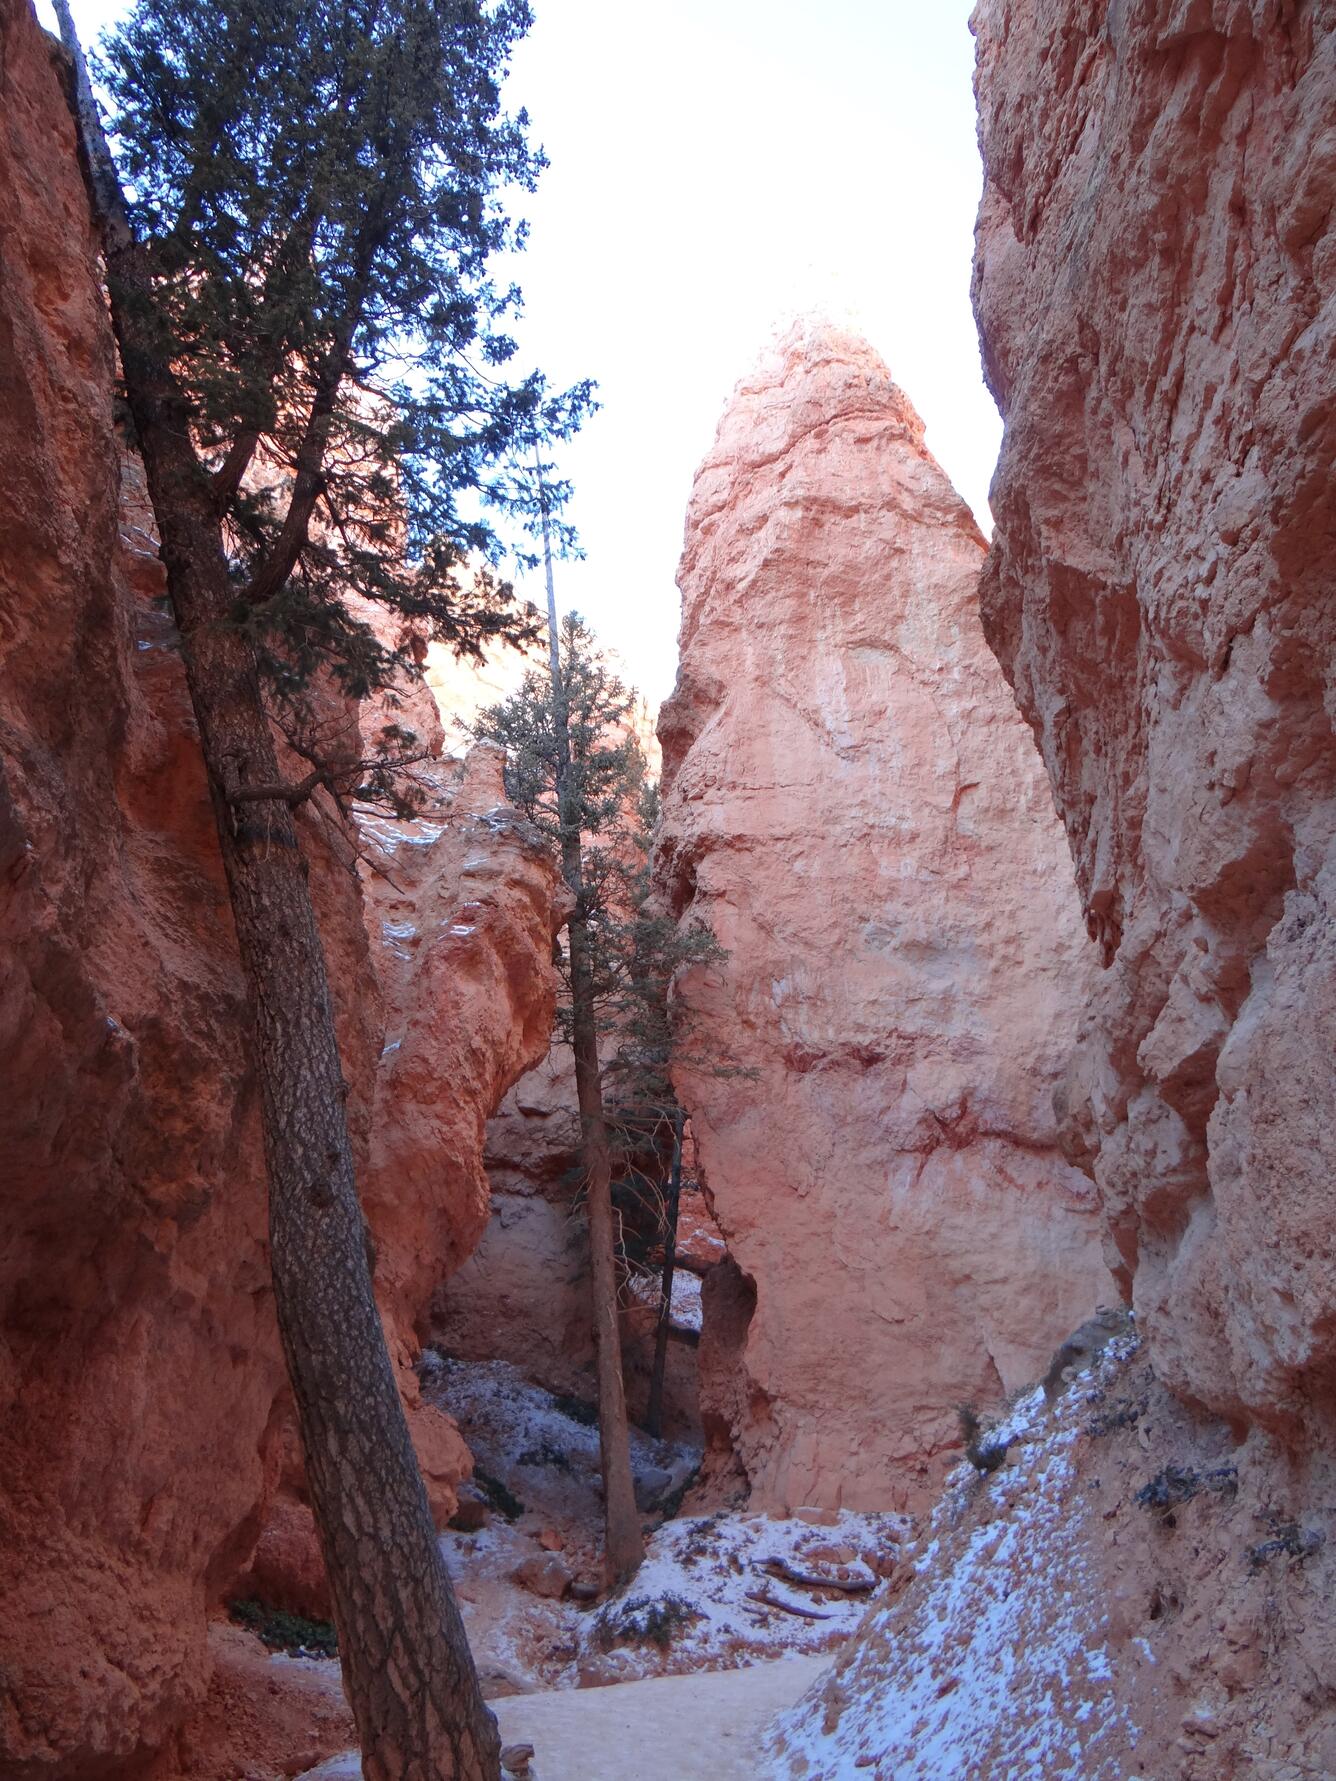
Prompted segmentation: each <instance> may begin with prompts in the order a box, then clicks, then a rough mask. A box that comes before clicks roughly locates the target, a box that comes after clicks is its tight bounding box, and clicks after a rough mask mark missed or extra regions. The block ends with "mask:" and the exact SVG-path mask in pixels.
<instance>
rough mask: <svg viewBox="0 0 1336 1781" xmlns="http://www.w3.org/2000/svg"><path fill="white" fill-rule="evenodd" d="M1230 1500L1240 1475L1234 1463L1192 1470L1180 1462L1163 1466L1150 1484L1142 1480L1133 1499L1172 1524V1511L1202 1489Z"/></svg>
mask: <svg viewBox="0 0 1336 1781" xmlns="http://www.w3.org/2000/svg"><path fill="white" fill-rule="evenodd" d="M1204 1490H1209V1491H1213V1492H1214V1493H1215V1494H1216V1496H1220V1497H1224V1498H1225V1499H1226V1500H1227V1501H1229V1502H1233V1500H1234V1498H1235V1497H1236V1496H1237V1495H1238V1493H1239V1475H1238V1473H1237V1472H1236V1471H1235V1469H1234V1467H1233V1466H1217V1467H1216V1468H1215V1470H1214V1471H1213V1472H1206V1473H1201V1472H1193V1471H1189V1470H1188V1469H1187V1468H1186V1467H1183V1466H1166V1467H1165V1468H1164V1470H1163V1471H1162V1472H1157V1473H1156V1474H1155V1476H1154V1477H1153V1478H1152V1479H1151V1481H1150V1483H1149V1484H1143V1485H1142V1487H1141V1489H1140V1490H1139V1491H1138V1492H1137V1494H1136V1496H1135V1498H1134V1499H1133V1500H1134V1501H1135V1502H1136V1504H1137V1505H1138V1507H1140V1508H1142V1509H1153V1510H1154V1511H1155V1512H1156V1514H1157V1515H1159V1516H1160V1517H1161V1518H1162V1519H1163V1520H1164V1522H1165V1523H1166V1525H1168V1526H1170V1527H1172V1526H1173V1525H1174V1521H1173V1511H1174V1510H1175V1509H1177V1508H1180V1507H1181V1506H1182V1505H1183V1504H1184V1503H1190V1502H1191V1501H1192V1499H1193V1497H1195V1496H1199V1495H1200V1494H1201V1492H1202V1491H1204Z"/></svg>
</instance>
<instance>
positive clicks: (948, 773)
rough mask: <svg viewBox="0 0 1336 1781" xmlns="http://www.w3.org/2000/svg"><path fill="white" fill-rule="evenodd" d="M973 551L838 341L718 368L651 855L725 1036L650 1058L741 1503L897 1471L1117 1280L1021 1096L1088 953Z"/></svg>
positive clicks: (932, 1460) (910, 1483)
mask: <svg viewBox="0 0 1336 1781" xmlns="http://www.w3.org/2000/svg"><path fill="white" fill-rule="evenodd" d="M983 554H984V545H983V540H982V539H981V537H980V536H979V533H978V530H977V528H976V527H975V525H974V522H973V520H972V519H971V517H970V515H969V512H968V510H967V509H966V507H965V505H964V503H963V502H962V501H961V500H960V499H959V497H958V496H957V495H956V494H955V492H954V490H953V489H952V488H951V486H950V484H949V483H948V482H947V480H946V478H945V476H944V475H943V474H942V472H941V470H940V469H939V468H938V466H937V465H936V463H935V462H934V461H933V459H932V458H931V456H930V455H929V454H928V452H927V450H926V449H925V447H924V444H923V427H922V424H921V422H920V421H919V419H918V416H917V415H916V414H915V412H914V410H913V408H912V406H911V405H910V403H909V402H908V400H907V399H906V398H905V396H904V395H903V394H902V393H901V392H900V391H899V390H898V389H897V388H896V387H895V385H894V384H893V383H892V381H891V378H890V376H889V374H888V372H887V370H886V367H885V366H884V365H883V364H882V363H881V362H880V360H879V359H878V358H877V357H876V355H875V354H874V353H873V352H872V351H871V350H870V349H869V348H868V347H867V346H866V345H865V344H864V343H863V342H862V341H860V340H858V339H856V338H854V337H852V336H850V335H848V334H845V333H842V332H839V331H837V330H834V329H832V328H830V327H827V326H825V325H823V324H807V323H803V324H799V325H797V326H795V328H794V329H793V330H792V331H791V332H790V333H789V334H788V335H786V336H785V338H784V339H783V340H782V341H780V342H779V343H778V344H776V345H775V346H774V347H773V348H772V349H771V350H769V351H768V352H767V353H766V354H765V356H764V357H763V358H762V360H761V362H760V363H759V365H758V366H757V368H756V370H755V371H754V372H753V373H752V374H751V376H749V377H748V378H747V379H745V380H744V381H743V383H741V384H740V385H739V386H738V389H737V391H736V392H735V394H734V396H733V398H732V401H731V402H730V404H729V406H728V408H727V410H726V412H725V414H724V417H723V420H722V421H721V423H720V427H719V432H718V436H717V438H716V441H715V445H714V449H713V450H712V451H711V453H710V455H709V456H708V457H707V458H706V460H705V462H704V464H703V465H702V467H701V469H700V471H699V473H698V475H697V478H696V484H695V490H694V493H693V496H692V502H691V508H690V511H689V514H688V517H687V532H686V549H685V554H684V556H683V559H682V568H681V572H680V585H681V588H682V598H683V618H682V634H681V647H682V664H681V670H680V676H679V680H678V685H677V690H676V691H675V693H674V695H673V697H672V698H671V700H670V701H669V702H668V704H667V705H666V706H665V708H664V711H663V714H662V717H661V719H660V727H659V734H660V740H661V742H662V744H663V749H664V760H665V805H664V826H663V837H662V842H661V849H660V858H659V862H658V870H659V877H660V882H661V886H662V889H663V893H664V894H665V896H666V897H667V898H668V899H669V900H670V902H671V905H672V907H673V909H674V911H675V912H676V913H678V914H679V915H680V917H681V918H682V920H683V921H684V922H691V921H696V920H700V921H704V922H706V923H707V924H708V925H709V926H710V927H711V928H712V929H713V931H714V933H715V935H716V936H717V938H718V940H719V941H720V943H721V944H722V946H723V947H724V948H726V949H727V952H728V958H727V960H726V961H725V962H724V963H723V964H722V965H721V966H720V967H719V968H717V969H715V970H711V971H708V972H698V973H695V974H693V975H692V976H690V977H688V978H687V980H686V981H685V982H684V984H683V986H682V994H683V996H684V998H685V1001H686V1002H687V1003H688V1004H689V1005H690V1007H691V1008H692V1009H693V1010H694V1011H695V1012H696V1013H697V1015H698V1016H699V1018H700V1023H701V1031H702V1032H704V1033H706V1034H708V1035H709V1041H710V1045H711V1047H712V1048H713V1049H714V1050H715V1052H716V1053H717V1057H718V1061H719V1062H720V1063H721V1064H722V1065H723V1066H724V1067H725V1068H724V1071H723V1072H716V1071H710V1070H702V1069H700V1068H698V1067H696V1065H695V1064H694V1063H693V1062H692V1060H691V1058H690V1056H689V1055H688V1056H686V1057H684V1058H682V1059H679V1063H678V1067H677V1071H676V1075H677V1080H678V1086H679V1090H680V1092H681V1094H682V1097H683V1099H684V1101H685V1103H686V1106H687V1108H688V1110H689V1111H690V1114H691V1117H692V1121H693V1126H694V1130H695V1133H696V1138H697V1142H698V1144H699V1149H700V1158H701V1163H702V1166H703V1171H704V1175H705V1179H706V1183H707V1186H708V1190H709V1193H710V1196H711V1199H712V1202H713V1205H714V1210H715V1213H716V1215H717V1217H718V1219H719V1223H720V1226H721V1228H722V1230H723V1233H724V1236H725V1238H726V1240H727V1242H728V1245H729V1250H730V1253H731V1254H732V1256H733V1257H734V1259H735V1261H736V1263H737V1266H738V1268H739V1269H740V1270H741V1271H742V1275H743V1276H744V1277H748V1278H749V1280H750V1283H751V1287H754V1292H755V1310H754V1313H753V1314H752V1317H751V1321H750V1325H749V1327H748V1326H745V1325H743V1326H742V1327H743V1328H745V1337H741V1339H740V1340H739V1338H740V1336H741V1332H740V1330H737V1331H735V1332H734V1336H733V1337H732V1338H731V1339H730V1344H729V1346H730V1350H731V1351H732V1352H735V1353H736V1354H737V1362H736V1365H737V1367H738V1368H739V1369H740V1373H739V1374H738V1376H737V1377H736V1378H735V1379H734V1382H733V1384H732V1385H731V1386H729V1385H728V1384H727V1381H726V1380H725V1378H724V1372H725V1369H724V1368H722V1367H721V1366H720V1365H719V1364H718V1363H717V1361H712V1364H711V1369H710V1372H711V1376H712V1377H714V1376H715V1375H718V1380H717V1384H716V1387H715V1392H716V1396H719V1397H721V1398H722V1397H724V1396H726V1398H727V1402H720V1403H717V1404H715V1405H714V1407H713V1408H714V1414H715V1416H716V1418H717V1419H721V1420H723V1421H725V1422H727V1423H729V1424H731V1427H732V1438H733V1442H734V1445H735V1446H736V1449H737V1451H738V1454H739V1457H740V1458H741V1460H742V1463H743V1465H744V1467H745V1470H746V1471H747V1473H748V1475H749V1477H750V1481H751V1487H752V1492H753V1500H754V1501H755V1502H756V1503H758V1504H759V1505H761V1506H765V1507H772V1506H785V1505H788V1506H794V1505H799V1504H805V1503H817V1504H834V1503H844V1504H845V1505H847V1506H852V1507H871V1506H892V1505H894V1506H918V1505H921V1504H922V1503H923V1502H924V1501H925V1500H926V1498H927V1497H928V1495H929V1493H930V1492H931V1489H932V1487H933V1486H934V1484H935V1483H936V1481H937V1480H938V1478H939V1477H940V1475H941V1470H942V1466H943V1464H944V1462H945V1459H946V1457H947V1455H948V1453H949V1452H950V1450H951V1449H952V1448H953V1447H954V1445H955V1443H956V1441H957V1439H958V1437H957V1433H956V1425H955V1416H954V1409H953V1406H954V1405H955V1404H956V1403H958V1402H959V1401H961V1400H962V1399H983V1400H987V1399H993V1398H996V1397H998V1396H1000V1395H1001V1393H1002V1392H1004V1391H1005V1390H1008V1389H1010V1388H1011V1387H1012V1386H1014V1385H1016V1384H1018V1383H1020V1382H1021V1381H1023V1380H1025V1379H1027V1378H1029V1377H1031V1376H1033V1375H1034V1374H1035V1373H1036V1372H1039V1371H1042V1365H1043V1362H1044V1361H1045V1360H1046V1359H1047V1356H1048V1354H1049V1353H1050V1352H1051V1350H1052V1348H1053V1347H1054V1346H1055V1344H1056V1342H1057V1341H1058V1339H1059V1338H1060V1337H1061V1336H1062V1335H1064V1334H1065V1333H1066V1331H1067V1330H1068V1329H1069V1328H1070V1327H1071V1326H1072V1325H1074V1324H1075V1323H1077V1322H1079V1321H1080V1320H1081V1318H1082V1317H1084V1316H1085V1315H1087V1314H1088V1312H1089V1310H1090V1309H1091V1308H1092V1307H1093V1306H1094V1304H1095V1302H1096V1301H1097V1300H1098V1299H1100V1298H1101V1297H1103V1298H1106V1299H1107V1298H1108V1297H1110V1295H1111V1292H1112V1286H1111V1282H1110V1280H1109V1277H1108V1274H1107V1272H1106V1271H1105V1270H1104V1268H1103V1265H1102V1263H1101V1260H1100V1256H1099V1244H1098V1234H1097V1229H1096V1221H1095V1216H1094V1205H1093V1196H1092V1194H1091V1192H1090V1187H1089V1184H1088V1182H1086V1181H1085V1180H1084V1178H1083V1177H1082V1176H1081V1175H1080V1174H1079V1173H1078V1172H1077V1171H1076V1170H1075V1169H1074V1168H1072V1167H1071V1166H1070V1165H1069V1164H1068V1163H1067V1162H1065V1161H1064V1160H1063V1158H1062V1157H1061V1155H1060V1154H1059V1152H1058V1150H1057V1145H1056V1129H1055V1121H1054V1116H1053V1110H1052V1104H1051V1102H1052V1094H1053V1090H1054V1088H1055V1086H1056V1085H1057V1083H1058V1081H1059V1079H1060V1073H1061V1070H1062V1067H1063V1064H1064V1063H1065V1060H1066V1057H1067V1055H1068V1053H1069V1051H1070V1049H1071V1045H1072V1043H1073V1040H1074V1036H1075V1021H1076V1011H1077V1009H1078V1008H1079V1006H1080V1005H1081V1002H1082V1000H1083V999H1084V997H1085V995H1086V994H1087V993H1088V984H1089V978H1090V973H1091V970H1092V968H1093V960H1092V958H1091V952H1090V948H1089V945H1088V942H1087V941H1086V939H1085V937H1084V935H1083V933H1082V931H1081V922H1080V912H1079V908H1078V906H1077V899H1076V893H1075V889H1074V886H1073V884H1072V881H1071V867H1070V862H1069V859H1068V856H1067V849H1066V845H1065V842H1064V839H1063V836H1062V831H1061V829H1060V828H1059V826H1058V823H1057V822H1056V820H1055V818H1054V815H1053V809H1052V802H1051V798H1050V794H1049V791H1048V787H1047V784H1046V783H1045V779H1044V775H1043V771H1042V765H1041V763H1040V762H1039V760H1038V758H1037V756H1036V753H1035V749H1034V744H1033V741H1032V739H1031V737H1030V735H1029V733H1028V731H1027V729H1026V727H1025V725H1024V723H1023V722H1022V720H1021V719H1020V717H1019V716H1018V715H1017V713H1016V710H1015V707H1014V704H1013V701H1012V698H1011V695H1010V692H1009V689H1008V688H1007V686H1006V683H1005V681H1004V680H1003V677H1002V675H1001V674H1000V672H999V671H998V668H997V665H996V663H995V662H994V660H993V658H992V657H991V655H990V654H989V652H988V650H987V647H986V645H985V643H984V640H983V635H982V632H981V630H980V627H979V621H978V615H977V609H976V605H975V597H976V586H977V581H978V573H979V568H980V565H981V563H982V560H983ZM736 1284H737V1291H735V1292H734V1294H733V1296H732V1298H731V1299H730V1305H731V1306H732V1305H733V1300H734V1299H736V1300H737V1306H735V1307H734V1310H736V1309H738V1308H739V1307H743V1301H744V1298H745V1295H746V1293H747V1292H748V1291H749V1290H750V1288H749V1287H748V1285H747V1279H746V1278H744V1279H740V1280H738V1282H737V1283H736ZM740 1295H741V1296H740ZM744 1315H745V1308H744ZM733 1321H734V1323H737V1321H738V1320H737V1318H736V1316H735V1317H734V1319H733ZM706 1340H707V1342H708V1340H709V1310H708V1302H707V1311H706ZM706 1410H707V1416H706V1421H707V1432H708V1430H709V1428H710V1416H711V1407H710V1406H709V1405H708V1404H707V1406H706Z"/></svg>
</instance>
